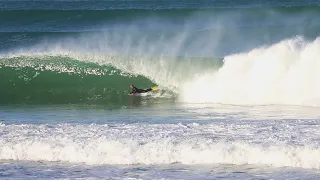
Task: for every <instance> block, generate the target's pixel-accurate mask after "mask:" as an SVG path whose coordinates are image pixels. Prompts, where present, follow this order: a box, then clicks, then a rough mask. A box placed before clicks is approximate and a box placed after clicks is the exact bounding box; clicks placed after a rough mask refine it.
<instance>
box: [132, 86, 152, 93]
mask: <svg viewBox="0 0 320 180" xmlns="http://www.w3.org/2000/svg"><path fill="white" fill-rule="evenodd" d="M149 91H152V89H151V88H149V89H138V88H136V87H133V88H132V91H131V92H130V94H136V93H146V92H149Z"/></svg>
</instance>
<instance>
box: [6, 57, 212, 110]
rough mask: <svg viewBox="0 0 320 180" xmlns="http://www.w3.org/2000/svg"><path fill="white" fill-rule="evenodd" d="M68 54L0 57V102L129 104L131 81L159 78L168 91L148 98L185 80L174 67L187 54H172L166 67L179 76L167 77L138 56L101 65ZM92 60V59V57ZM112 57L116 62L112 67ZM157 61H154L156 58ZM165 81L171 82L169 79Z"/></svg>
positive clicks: (145, 85) (146, 82)
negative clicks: (173, 69) (182, 55)
mask: <svg viewBox="0 0 320 180" xmlns="http://www.w3.org/2000/svg"><path fill="white" fill-rule="evenodd" d="M71 57H72V55H71V56H70V55H69V57H67V56H48V55H43V54H42V55H40V54H38V55H37V54H33V55H32V54H26V55H25V56H24V55H18V56H12V57H3V58H1V61H0V75H1V77H3V78H1V79H0V85H1V87H5V88H1V90H0V99H1V102H0V103H1V104H21V103H22V104H78V103H81V104H83V103H85V104H102V105H103V104H109V105H112V106H123V105H126V104H127V102H128V92H129V91H130V89H129V85H130V84H135V85H136V86H137V87H141V88H148V87H152V86H155V85H157V84H156V83H158V82H159V83H160V84H159V85H161V86H162V87H163V89H166V90H167V92H166V93H165V94H164V92H163V91H161V92H158V93H157V94H156V96H153V97H159V96H160V97H174V96H175V95H174V92H176V91H175V89H174V88H173V89H168V88H166V87H173V86H172V85H176V86H178V84H172V83H177V81H178V80H179V79H180V78H181V77H184V78H187V75H184V74H185V73H183V72H181V74H180V75H179V71H177V70H178V69H179V64H180V66H187V64H188V63H187V62H188V58H183V57H181V58H178V57H176V58H172V60H174V62H173V63H172V64H171V65H174V64H176V66H175V70H176V73H177V74H178V76H174V75H171V74H170V73H171V72H170V71H172V70H170V68H166V69H163V70H162V71H160V73H163V74H159V72H157V70H158V69H159V67H158V66H159V64H154V65H153V68H152V69H147V67H144V64H142V65H139V62H137V61H132V60H131V59H135V58H138V57H112V58H111V57H109V61H108V59H107V58H106V59H104V58H103V59H104V62H103V63H104V65H99V64H97V63H94V62H90V61H89V60H88V59H83V61H80V60H76V59H73V58H71ZM92 58H93V60H92V61H94V57H92ZM112 59H113V60H114V61H113V63H114V64H115V65H112ZM139 59H143V58H142V57H140V58H139ZM168 59H169V58H168ZM194 59H197V58H194ZM201 59H203V61H204V60H206V61H207V62H208V63H209V64H214V63H215V62H216V61H214V60H213V61H212V59H205V58H198V60H199V61H201ZM148 60H149V61H150V59H148ZM159 60H160V59H156V61H159ZM132 62H133V64H132ZM149 63H152V61H150V62H149ZM186 63H187V64H186ZM208 63H207V64H208ZM204 64H206V63H204ZM121 65H122V66H121ZM132 65H133V67H131V66H132ZM200 65H201V64H200ZM136 66H138V67H136ZM201 66H204V65H201ZM150 67H151V66H149V68H150ZM119 68H121V69H119ZM135 69H136V70H137V71H136V70H135ZM181 70H183V69H181ZM187 72H188V71H187ZM168 74H169V75H168ZM190 74H192V73H190ZM165 75H167V76H165ZM175 77H176V78H175ZM179 77H180V78H179ZM170 79H171V82H170V81H168V80H170Z"/></svg>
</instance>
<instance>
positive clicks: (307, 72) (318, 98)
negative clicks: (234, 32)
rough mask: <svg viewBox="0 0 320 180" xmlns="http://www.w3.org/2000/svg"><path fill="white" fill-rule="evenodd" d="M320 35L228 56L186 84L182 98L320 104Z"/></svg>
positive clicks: (221, 101) (237, 102)
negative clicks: (209, 70)
mask: <svg viewBox="0 0 320 180" xmlns="http://www.w3.org/2000/svg"><path fill="white" fill-rule="evenodd" d="M319 57H320V38H318V39H316V40H314V41H312V42H308V41H306V40H304V39H302V38H301V37H297V38H294V39H290V40H285V41H282V42H279V43H277V44H274V45H272V46H270V47H264V48H257V49H254V50H252V51H250V52H248V53H241V54H235V55H230V56H227V57H225V59H224V61H225V63H224V65H223V66H222V67H221V68H220V69H219V70H218V71H215V72H211V73H203V74H201V75H198V76H197V77H195V78H194V79H193V80H191V81H189V82H188V83H186V84H185V85H184V88H183V89H185V90H186V91H183V92H182V94H181V101H185V102H200V103H203V102H210V103H228V104H290V105H317V106H319V105H320V84H319V83H318V80H319V79H320V72H319V69H320V59H319Z"/></svg>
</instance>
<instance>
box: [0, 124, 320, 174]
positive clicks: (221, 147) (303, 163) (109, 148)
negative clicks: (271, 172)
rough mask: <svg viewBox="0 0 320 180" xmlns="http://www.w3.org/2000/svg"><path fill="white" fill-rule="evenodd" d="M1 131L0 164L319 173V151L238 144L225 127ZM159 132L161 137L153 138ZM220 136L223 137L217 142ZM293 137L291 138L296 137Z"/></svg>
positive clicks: (276, 143)
mask: <svg viewBox="0 0 320 180" xmlns="http://www.w3.org/2000/svg"><path fill="white" fill-rule="evenodd" d="M0 128H1V130H2V131H3V132H6V135H4V136H1V139H0V145H1V146H0V159H2V160H29V161H62V162H70V163H85V164H90V165H101V164H109V165H115V164H171V163H182V164H237V165H242V164H254V165H269V166H275V167H300V168H310V169H320V163H319V158H320V154H319V151H320V149H319V146H317V145H315V144H313V143H312V142H304V141H303V142H304V143H308V145H303V146H301V145H295V144H292V139H291V138H289V139H286V138H287V135H285V136H284V137H283V138H285V139H282V138H281V139H277V138H278V137H279V136H278V135H279V134H274V133H279V132H270V133H271V134H274V135H275V136H272V135H270V133H265V134H264V133H263V134H264V135H262V136H263V137H260V136H261V134H259V135H257V136H259V138H258V139H251V140H250V138H255V137H256V136H250V137H248V138H249V140H239V139H238V138H236V139H234V138H233V137H228V136H232V134H233V133H236V132H234V131H232V132H231V130H230V129H229V130H226V129H225V130H226V131H230V132H229V133H231V134H228V135H227V137H225V135H226V134H225V131H224V130H222V129H221V128H223V127H221V126H217V127H216V126H214V125H207V124H206V125H199V124H188V125H182V124H172V125H141V124H139V125H135V124H132V125H112V126H108V125H95V124H92V125H71V124H58V125H40V126H39V125H4V124H2V125H1V126H0ZM216 128H217V129H216ZM225 128H231V127H225ZM242 128H243V127H242ZM242 128H240V129H242ZM246 128H252V127H247V126H246ZM159 129H161V133H154V132H155V131H156V132H158V130H159ZM231 129H233V128H231ZM267 129H269V127H268V128H267ZM214 130H217V131H214ZM233 130H234V129H233ZM236 131H237V130H236ZM65 132H68V133H65ZM119 132H120V133H119ZM141 132H144V133H143V134H141ZM203 132H206V133H203ZM219 132H221V133H223V135H222V134H221V135H220V136H219ZM212 133H213V134H212ZM242 133H245V132H242ZM286 133H289V132H287V131H286ZM297 133H299V132H297ZM215 134H216V135H215ZM240 134H241V133H240ZM289 134H290V135H292V132H291V133H289ZM246 135H247V134H246ZM280 135H281V134H280ZM297 135H298V134H297ZM265 136H266V137H265ZM223 137H225V138H226V139H229V140H226V139H223ZM241 137H242V136H241ZM245 137H246V136H245ZM290 137H292V136H290ZM221 138H222V139H221ZM314 138H315V139H316V137H314ZM306 139H307V140H308V138H306ZM267 141H270V142H267ZM280 141H281V142H280ZM283 141H284V142H283ZM255 142H256V143H255Z"/></svg>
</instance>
